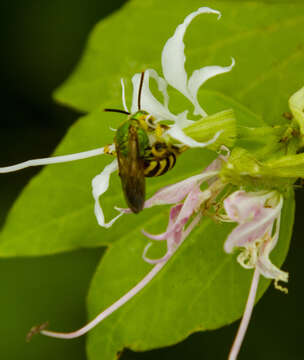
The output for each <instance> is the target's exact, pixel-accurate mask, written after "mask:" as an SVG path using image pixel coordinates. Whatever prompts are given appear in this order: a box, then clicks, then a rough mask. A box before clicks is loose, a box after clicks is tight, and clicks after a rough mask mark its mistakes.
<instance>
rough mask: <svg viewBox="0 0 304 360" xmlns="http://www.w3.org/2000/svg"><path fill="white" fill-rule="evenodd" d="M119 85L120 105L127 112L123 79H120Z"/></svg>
mask: <svg viewBox="0 0 304 360" xmlns="http://www.w3.org/2000/svg"><path fill="white" fill-rule="evenodd" d="M120 83H121V97H122V105H123V107H124V109H125V111H126V112H129V110H128V107H127V104H126V92H125V84H124V81H123V78H121V79H120Z"/></svg>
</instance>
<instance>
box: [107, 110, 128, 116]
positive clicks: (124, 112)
mask: <svg viewBox="0 0 304 360" xmlns="http://www.w3.org/2000/svg"><path fill="white" fill-rule="evenodd" d="M103 111H106V112H117V113H122V114H126V115H130V113H129V112H128V111H124V110H119V109H103Z"/></svg>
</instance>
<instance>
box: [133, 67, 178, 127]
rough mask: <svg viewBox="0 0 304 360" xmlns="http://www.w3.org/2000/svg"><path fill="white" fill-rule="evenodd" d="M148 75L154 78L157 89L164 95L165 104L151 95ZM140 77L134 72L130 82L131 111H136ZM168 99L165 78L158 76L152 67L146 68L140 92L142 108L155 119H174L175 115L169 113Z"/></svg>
mask: <svg viewBox="0 0 304 360" xmlns="http://www.w3.org/2000/svg"><path fill="white" fill-rule="evenodd" d="M150 76H151V77H152V78H154V79H155V80H156V82H157V85H158V89H159V90H160V91H161V92H162V94H163V96H164V103H165V105H163V104H161V103H160V102H159V101H158V100H157V99H156V98H155V97H154V96H153V95H152V93H151V91H150V87H149V78H150ZM140 77H141V74H135V75H134V76H133V78H132V83H133V98H132V108H131V112H132V113H135V112H136V111H138V91H139V84H140ZM168 100H169V96H168V93H167V83H166V82H165V80H164V79H163V78H161V77H160V76H158V74H157V72H156V71H155V70H153V69H148V70H146V71H145V77H144V82H143V87H142V92H141V108H142V110H145V111H147V112H148V113H149V114H151V115H153V116H154V117H155V118H157V119H163V120H174V119H175V118H176V116H175V115H173V114H171V113H170V111H169V109H168Z"/></svg>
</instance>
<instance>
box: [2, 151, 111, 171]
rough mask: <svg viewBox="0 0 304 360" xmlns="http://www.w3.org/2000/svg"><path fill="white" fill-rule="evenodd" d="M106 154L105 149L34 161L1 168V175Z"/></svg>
mask: <svg viewBox="0 0 304 360" xmlns="http://www.w3.org/2000/svg"><path fill="white" fill-rule="evenodd" d="M102 154H104V148H99V149H94V150H89V151H83V152H80V153H75V154H70V155H63V156H54V157H49V158H42V159H34V160H28V161H24V162H22V163H20V164H16V165H12V166H6V167H0V174H4V173H9V172H13V171H18V170H21V169H25V168H27V167H31V166H40V165H48V164H57V163H64V162H69V161H75V160H81V159H87V158H90V157H93V156H98V155H102Z"/></svg>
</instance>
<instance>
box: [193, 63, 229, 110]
mask: <svg viewBox="0 0 304 360" xmlns="http://www.w3.org/2000/svg"><path fill="white" fill-rule="evenodd" d="M234 64H235V60H234V58H232V61H231V65H229V66H217V65H213V66H205V67H203V68H201V69H199V70H195V71H193V73H192V75H191V77H190V79H189V82H188V89H189V93H190V95H191V97H192V99H193V104H194V107H195V108H194V115H203V116H206V115H207V114H206V113H205V111H204V110H203V109H202V108H201V107H200V104H199V102H198V100H197V92H198V90H199V88H200V87H201V86H202V85H203V84H204V83H205V82H206V81H207V80H209V79H211V78H212V77H214V76H217V75H220V74H224V73H226V72H229V71H230V70H231V69H232V68H233V66H234Z"/></svg>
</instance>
